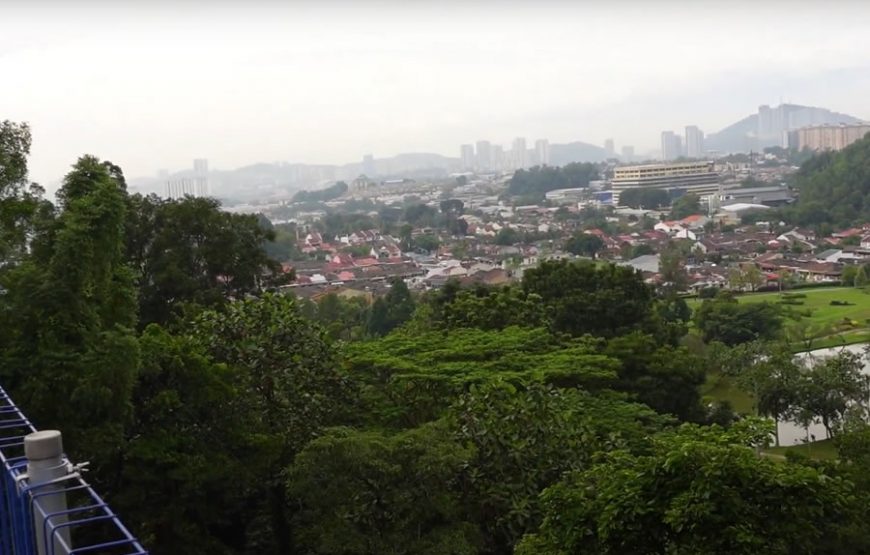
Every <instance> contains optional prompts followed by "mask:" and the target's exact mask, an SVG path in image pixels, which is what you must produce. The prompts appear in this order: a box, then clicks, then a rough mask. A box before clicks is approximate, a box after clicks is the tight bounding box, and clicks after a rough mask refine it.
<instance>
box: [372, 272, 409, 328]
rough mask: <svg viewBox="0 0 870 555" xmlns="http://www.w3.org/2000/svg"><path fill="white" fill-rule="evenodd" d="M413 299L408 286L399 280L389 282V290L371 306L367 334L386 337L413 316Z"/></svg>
mask: <svg viewBox="0 0 870 555" xmlns="http://www.w3.org/2000/svg"><path fill="white" fill-rule="evenodd" d="M414 306H415V303H414V298H413V297H412V296H411V292H410V291H409V290H408V286H407V285H405V282H404V281H403V280H402V279H400V278H394V279H393V280H392V281H391V282H390V290H389V291H388V292H387V294H386V295H384V296H383V297H379V298H378V299H376V300H375V302H374V304H372V310H371V313H370V314H369V322H368V332H369V334H371V335H386V334H387V333H389V332H390V331H391V330H393V329H394V328H396V327H398V326H400V325H402V324H404V323H405V322H407V321H408V320H409V319H410V318H411V315H412V314H414Z"/></svg>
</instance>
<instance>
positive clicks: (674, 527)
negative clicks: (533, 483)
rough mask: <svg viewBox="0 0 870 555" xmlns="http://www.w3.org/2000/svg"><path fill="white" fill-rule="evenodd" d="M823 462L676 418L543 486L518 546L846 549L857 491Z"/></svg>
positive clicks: (527, 552)
mask: <svg viewBox="0 0 870 555" xmlns="http://www.w3.org/2000/svg"><path fill="white" fill-rule="evenodd" d="M851 492H852V485H851V484H850V483H849V482H847V481H845V480H843V479H840V478H837V477H835V476H832V475H831V474H829V473H828V472H826V471H825V470H824V469H822V468H814V467H811V466H804V465H800V464H795V463H781V462H776V461H771V460H769V459H765V458H760V457H758V456H757V455H756V453H755V452H754V450H753V449H752V448H750V447H748V446H746V445H745V444H742V441H740V440H739V439H738V438H735V437H734V434H733V432H722V431H719V430H717V429H715V428H713V429H709V430H704V429H699V428H685V429H682V430H681V431H680V432H679V433H677V434H673V435H662V436H659V437H657V438H656V439H655V440H654V442H653V451H652V452H651V453H649V454H642V455H629V454H625V453H614V454H612V455H611V456H609V457H607V458H606V459H605V461H603V462H602V463H600V464H598V465H596V466H594V467H592V468H591V469H589V470H587V471H580V472H574V473H571V474H569V475H568V477H567V478H566V479H565V480H564V481H562V482H561V483H559V484H558V485H556V486H553V487H551V488H550V489H548V490H547V491H545V492H544V494H543V496H542V500H543V501H542V502H543V506H544V512H545V517H544V521H543V524H542V525H541V527H540V530H539V532H538V533H537V534H535V535H529V536H527V537H526V538H525V539H524V541H523V543H522V545H521V546H520V548H519V549H518V550H517V553H518V554H521V555H532V554H535V555H540V554H546V555H555V554H568V553H576V554H584V553H589V554H605V553H709V554H722V555H724V554H726V553H728V554H745V555H754V554H756V553H774V554H779V555H790V554H795V553H799V554H816V553H832V554H833V553H853V552H857V551H853V549H854V547H853V546H852V545H850V544H849V537H848V534H846V533H844V532H845V531H846V530H847V529H848V527H850V526H856V525H858V522H859V519H860V518H861V515H862V512H863V511H862V507H861V503H862V502H861V501H859V500H858V499H856V498H855V497H854V496H852V495H851Z"/></svg>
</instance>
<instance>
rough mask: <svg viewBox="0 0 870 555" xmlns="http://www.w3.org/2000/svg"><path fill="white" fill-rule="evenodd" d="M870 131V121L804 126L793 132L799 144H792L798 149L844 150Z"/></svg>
mask: <svg viewBox="0 0 870 555" xmlns="http://www.w3.org/2000/svg"><path fill="white" fill-rule="evenodd" d="M868 133H870V123H861V124H855V125H816V126H813V127H803V128H801V129H798V130H797V131H793V132H792V133H791V135H792V137H794V138H796V139H797V144H790V145H789V146H794V147H796V148H797V149H798V150H803V149H805V148H808V149H810V150H842V149H844V148H846V147H847V146H849V145H850V144H852V143H854V142H856V141H860V140H861V139H863V138H864V137H865V136H866V135H867V134H868Z"/></svg>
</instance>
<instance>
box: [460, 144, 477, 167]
mask: <svg viewBox="0 0 870 555" xmlns="http://www.w3.org/2000/svg"><path fill="white" fill-rule="evenodd" d="M459 158H460V159H461V160H462V169H463V170H465V171H468V170H473V169H474V145H461V146H460V147H459Z"/></svg>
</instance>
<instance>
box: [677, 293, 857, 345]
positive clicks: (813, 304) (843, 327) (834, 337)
mask: <svg viewBox="0 0 870 555" xmlns="http://www.w3.org/2000/svg"><path fill="white" fill-rule="evenodd" d="M783 295H791V296H794V295H806V297H800V298H797V297H793V300H794V301H795V302H799V303H802V304H781V303H780V301H782V300H783V299H784V298H785V297H784V296H783ZM737 299H738V301H739V302H741V303H758V302H763V301H767V302H769V303H773V304H776V305H778V306H781V307H783V309H784V310H785V311H786V313H789V312H791V313H794V314H795V316H797V315H802V316H803V318H801V320H802V321H803V322H806V323H807V324H809V325H810V326H813V328H814V329H818V330H820V331H821V332H823V333H822V335H823V337H820V338H819V339H816V340H815V341H813V343H812V348H813V349H819V348H823V347H834V346H837V345H845V344H849V343H860V342H864V341H868V340H870V290H868V289H866V288H865V289H859V288H856V287H826V288H819V289H797V290H794V291H785V292H784V293H779V292H773V293H746V294H743V295H739V296H738V297H737ZM831 301H840V302H846V303H849V304H848V306H837V305H832V304H831ZM701 302H702V301H701V300H700V299H690V300H689V301H688V305H689V307H690V308H692V309H693V310H694V309H695V308H697V307H698V306H700V305H701ZM796 322H797V318H789V319H787V320H786V328H787V330H786V331H788V327H789V326H796V325H798V324H797V323H796Z"/></svg>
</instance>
